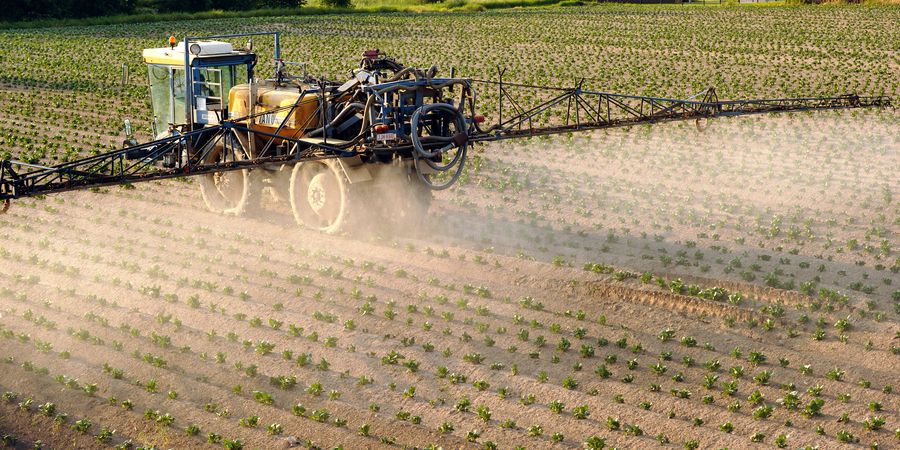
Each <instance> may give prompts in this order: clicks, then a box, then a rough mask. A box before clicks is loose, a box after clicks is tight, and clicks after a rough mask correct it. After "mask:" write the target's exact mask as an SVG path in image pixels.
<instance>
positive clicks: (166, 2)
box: [0, 0, 349, 22]
mask: <svg viewBox="0 0 900 450" xmlns="http://www.w3.org/2000/svg"><path fill="white" fill-rule="evenodd" d="M323 3H324V4H325V5H326V6H347V4H349V2H348V1H346V0H326V1H324V2H323ZM305 4H306V0H90V1H84V0H13V1H12V2H10V3H7V4H6V6H5V7H4V8H0V21H7V22H15V21H21V20H36V19H81V18H85V17H98V16H111V15H120V14H135V13H168V12H197V11H208V10H213V9H221V10H225V11H244V10H251V9H263V8H299V7H301V6H303V5H305Z"/></svg>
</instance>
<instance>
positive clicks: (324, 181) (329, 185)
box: [290, 160, 351, 234]
mask: <svg viewBox="0 0 900 450" xmlns="http://www.w3.org/2000/svg"><path fill="white" fill-rule="evenodd" d="M350 198H351V196H350V183H349V181H348V180H347V179H346V178H345V176H344V174H343V171H342V170H341V168H340V166H339V165H338V162H337V161H335V160H320V161H307V162H302V163H298V164H296V165H294V170H293V171H292V172H291V186H290V201H291V210H292V211H293V212H294V220H296V221H297V224H299V225H300V226H305V227H307V228H311V229H313V230H318V231H322V232H325V233H328V234H335V233H339V232H341V231H342V230H345V229H347V228H348V227H347V225H348V223H349V221H348V217H349V216H350Z"/></svg>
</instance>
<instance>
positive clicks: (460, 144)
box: [410, 103, 469, 191]
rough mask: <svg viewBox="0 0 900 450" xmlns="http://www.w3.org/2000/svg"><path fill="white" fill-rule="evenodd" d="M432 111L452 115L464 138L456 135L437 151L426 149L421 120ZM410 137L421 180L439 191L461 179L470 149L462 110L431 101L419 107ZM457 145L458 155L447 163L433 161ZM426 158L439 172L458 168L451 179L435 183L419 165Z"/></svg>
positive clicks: (414, 116)
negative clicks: (420, 124)
mask: <svg viewBox="0 0 900 450" xmlns="http://www.w3.org/2000/svg"><path fill="white" fill-rule="evenodd" d="M432 111H442V112H445V113H448V114H450V115H452V117H453V119H454V121H455V122H456V129H457V136H459V134H460V133H461V134H462V138H457V136H454V137H453V138H451V139H450V141H449V143H448V144H447V145H446V146H444V147H443V148H441V149H438V150H437V151H429V150H426V149H425V146H424V145H423V144H422V136H419V121H420V120H421V119H422V115H423V114H428V113H430V112H432ZM410 129H411V130H410V131H411V132H410V138H411V140H412V145H413V150H414V151H413V152H412V153H413V163H414V164H415V167H416V174H417V175H418V176H419V180H421V181H422V183H424V184H425V185H426V186H428V188H430V189H433V190H436V191H439V190H443V189H447V188H449V187H450V186H453V184H455V183H456V181H457V180H458V179H459V177H460V175H462V170H463V167H464V166H465V162H466V151H467V150H468V146H469V144H468V136H467V135H466V119H465V116H463V113H462V111H460V110H458V109H456V108H454V107H453V106H450V105H448V104H446V103H431V104H427V105H423V106H421V107H420V108H419V109H417V110H416V111H415V112H414V113H413V115H412V118H410ZM454 146H455V147H457V151H456V155H455V156H454V157H453V159H452V160H451V161H450V162H449V163H447V164H443V165H442V164H438V163H435V162H434V161H432V159H433V158H437V157H443V155H444V153H446V152H448V151H450V150H451V149H452V148H453V147H454ZM422 159H424V160H425V163H426V164H427V165H428V167H430V168H431V169H432V170H434V171H437V172H448V171H450V170H453V168H454V167H455V168H456V170H455V172H454V173H453V176H451V177H450V180H449V181H447V182H446V183H444V184H434V183H432V182H431V180H429V179H428V178H426V177H425V174H423V173H422V171H421V170H420V167H419V163H420V160H422Z"/></svg>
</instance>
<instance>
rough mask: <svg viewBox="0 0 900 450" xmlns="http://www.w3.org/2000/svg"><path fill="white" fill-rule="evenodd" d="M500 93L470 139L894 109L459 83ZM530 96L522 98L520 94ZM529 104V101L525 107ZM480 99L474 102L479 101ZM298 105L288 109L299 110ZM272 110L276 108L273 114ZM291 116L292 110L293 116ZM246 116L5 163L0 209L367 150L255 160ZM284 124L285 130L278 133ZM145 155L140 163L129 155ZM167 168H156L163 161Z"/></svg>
mask: <svg viewBox="0 0 900 450" xmlns="http://www.w3.org/2000/svg"><path fill="white" fill-rule="evenodd" d="M461 81H464V82H466V83H471V84H481V85H484V86H486V87H487V88H488V89H490V88H496V89H497V94H498V103H499V105H498V106H499V107H498V108H497V114H498V117H497V118H496V124H495V125H492V126H490V127H489V128H486V129H482V128H480V127H479V126H478V125H477V123H475V122H476V121H474V120H472V121H471V122H472V125H471V126H470V128H469V130H468V133H467V134H468V141H469V142H487V141H497V140H503V139H514V138H523V137H530V136H543V135H552V134H561V133H568V132H573V131H583V130H596V129H604V128H613V127H620V126H629V125H636V124H642V123H659V122H666V121H675V120H697V121H698V125H699V121H701V120H704V119H708V118H714V117H719V116H738V115H746V114H760V113H771V112H786V111H812V110H828V109H849V108H871V107H889V106H891V98H890V97H886V96H875V97H861V96H857V95H855V94H849V95H841V96H836V97H810V98H784V99H763V100H735V101H720V100H719V99H718V97H717V95H716V91H715V89H712V88H710V89H707V90H704V91H702V92H700V93H699V94H697V95H694V96H692V97H690V98H688V99H684V100H678V99H669V98H658V97H646V96H634V95H622V94H611V93H606V92H598V91H592V90H587V89H583V80H582V81H581V82H579V83H577V84H576V85H575V86H574V87H572V88H558V87H545V86H534V85H527V84H516V83H505V82H503V81H502V73H501V78H500V80H499V81H490V80H461ZM517 91H518V92H524V93H523V94H522V95H521V96H519V95H514V93H515V92H517ZM535 97H538V99H537V100H534V98H535ZM524 99H530V100H531V104H526V103H525V101H524ZM473 101H474V99H473ZM296 107H297V105H293V107H285V108H296ZM268 112H269V113H271V112H273V111H268ZM288 116H290V113H288ZM244 119H246V118H242V119H235V120H230V121H225V122H223V123H222V124H220V125H216V126H212V127H208V128H204V129H200V130H196V131H191V132H187V133H184V134H177V135H175V136H171V137H168V138H165V139H161V140H156V141H152V142H148V143H146V144H141V145H138V146H134V147H129V148H125V149H121V150H115V151H111V152H107V153H103V154H99V155H95V156H90V157H87V158H83V159H79V160H76V161H71V162H66V163H62V164H59V165H55V166H41V165H36V164H30V163H26V162H20V161H13V160H4V161H0V202H3V204H0V212H2V211H5V209H6V208H8V206H9V201H10V199H16V198H22V197H31V196H36V195H41V194H48V193H55V192H64V191H71V190H78V189H89V188H96V187H101V186H109V185H120V184H129V183H137V182H141V181H151V180H160V179H166V178H174V177H185V176H192V175H199V174H204V173H210V172H224V171H229V170H241V169H247V168H254V167H263V166H268V165H277V164H283V163H289V162H300V161H307V160H314V159H324V158H339V157H349V156H355V155H358V154H360V153H364V152H365V151H366V150H365V147H364V146H358V147H355V148H349V149H348V148H338V147H333V146H329V145H327V141H326V143H316V142H309V141H308V140H303V139H302V138H299V139H298V138H289V137H285V136H283V135H277V132H276V134H268V133H264V132H261V131H258V130H253V131H252V132H253V133H256V134H257V135H262V136H266V137H268V138H269V141H270V142H269V144H267V145H266V146H265V147H264V148H265V149H269V148H270V147H271V143H272V141H273V139H276V138H277V139H279V140H281V141H283V142H288V143H289V144H296V145H289V146H282V148H286V149H288V150H287V151H286V152H281V153H278V154H276V153H275V152H272V153H271V154H269V153H268V152H266V151H263V152H261V153H260V154H256V155H254V156H252V157H251V156H250V152H248V151H247V149H244V148H243V145H242V144H241V142H240V139H238V133H247V132H250V131H251V130H250V129H249V128H247V127H246V126H245V125H244V124H243V123H241V122H240V121H241V120H244ZM280 129H281V127H279V131H280ZM217 145H221V146H222V147H224V148H225V150H226V151H225V152H224V153H225V156H224V157H222V158H219V159H217V160H216V161H215V162H209V161H208V159H207V158H206V156H207V155H208V154H209V153H210V152H211V151H212V149H213V148H214V147H215V146H217ZM135 153H140V154H141V155H142V156H141V157H140V158H138V159H130V158H129V155H134V154H135ZM166 158H168V160H166V162H167V164H163V168H158V167H156V166H157V163H158V162H162V161H164V160H165V159H166Z"/></svg>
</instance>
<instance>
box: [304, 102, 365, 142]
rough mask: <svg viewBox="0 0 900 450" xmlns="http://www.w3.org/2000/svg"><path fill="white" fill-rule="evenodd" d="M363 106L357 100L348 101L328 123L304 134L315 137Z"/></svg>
mask: <svg viewBox="0 0 900 450" xmlns="http://www.w3.org/2000/svg"><path fill="white" fill-rule="evenodd" d="M365 107H366V106H365V105H363V104H362V103H359V102H354V103H350V104H348V105H347V106H346V107H345V108H344V109H342V110H341V112H339V113H338V115H337V116H336V117H335V118H334V119H332V121H331V122H330V123H329V124H328V125H326V126H324V127H319V128H316V129H315V130H312V131H310V132H309V133H306V135H307V136H309V137H317V136H319V135H320V134H322V133H323V132H324V131H325V130H326V129H331V128H332V127H335V126H337V125H339V124H340V123H341V122H343V121H344V120H347V116H349V115H350V114H351V113H354V114H355V113H357V112H359V111H362V110H363V109H364V108H365Z"/></svg>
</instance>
